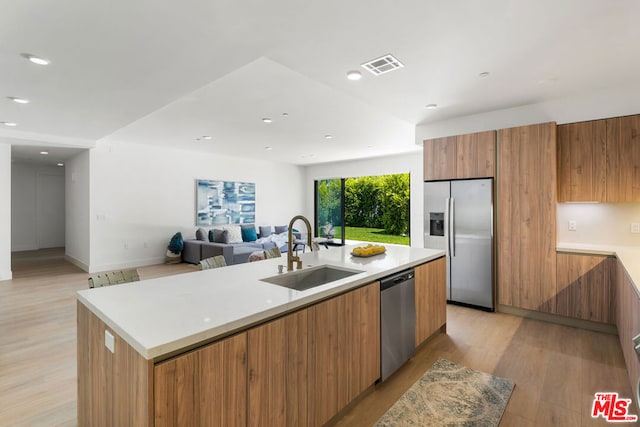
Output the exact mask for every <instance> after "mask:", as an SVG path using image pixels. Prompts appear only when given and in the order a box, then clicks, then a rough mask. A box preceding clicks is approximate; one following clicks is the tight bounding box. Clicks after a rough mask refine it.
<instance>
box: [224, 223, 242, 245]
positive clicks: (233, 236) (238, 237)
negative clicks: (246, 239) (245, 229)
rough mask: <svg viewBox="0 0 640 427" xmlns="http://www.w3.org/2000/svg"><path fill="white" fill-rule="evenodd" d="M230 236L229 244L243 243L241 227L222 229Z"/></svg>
mask: <svg viewBox="0 0 640 427" xmlns="http://www.w3.org/2000/svg"><path fill="white" fill-rule="evenodd" d="M222 228H223V229H224V230H226V231H227V233H228V235H229V241H228V242H227V243H242V231H241V229H240V226H239V225H227V226H225V227H222Z"/></svg>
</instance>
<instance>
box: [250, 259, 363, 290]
mask: <svg viewBox="0 0 640 427" xmlns="http://www.w3.org/2000/svg"><path fill="white" fill-rule="evenodd" d="M358 273H363V271H362V270H352V269H349V268H343V267H335V266H332V265H319V266H316V267H311V268H307V269H305V270H300V271H293V272H288V273H282V274H278V275H277V276H271V277H266V278H264V279H260V280H261V281H263V282H268V283H273V284H274V285H279V286H284V287H286V288H289V289H295V290H296V291H306V290H307V289H311V288H315V287H316V286H321V285H326V284H327V283H331V282H335V281H336V280H340V279H344V278H345V277H349V276H353V275H354V274H358Z"/></svg>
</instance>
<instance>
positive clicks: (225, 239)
mask: <svg viewBox="0 0 640 427" xmlns="http://www.w3.org/2000/svg"><path fill="white" fill-rule="evenodd" d="M213 241H214V242H215V243H229V233H228V232H227V230H220V229H218V228H214V229H213Z"/></svg>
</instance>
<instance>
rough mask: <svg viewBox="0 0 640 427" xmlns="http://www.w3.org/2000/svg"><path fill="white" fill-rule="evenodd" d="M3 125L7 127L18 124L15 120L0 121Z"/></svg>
mask: <svg viewBox="0 0 640 427" xmlns="http://www.w3.org/2000/svg"><path fill="white" fill-rule="evenodd" d="M0 123H2V124H3V125H5V126H9V127H16V126H18V124H17V123H16V122H0Z"/></svg>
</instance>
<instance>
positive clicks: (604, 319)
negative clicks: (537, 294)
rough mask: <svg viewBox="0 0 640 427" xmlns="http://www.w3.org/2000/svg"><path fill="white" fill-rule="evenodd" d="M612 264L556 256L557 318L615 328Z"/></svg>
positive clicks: (608, 259) (593, 258)
mask: <svg viewBox="0 0 640 427" xmlns="http://www.w3.org/2000/svg"><path fill="white" fill-rule="evenodd" d="M615 263H616V259H615V258H613V257H606V256H596V255H578V254H568V253H558V254H557V295H556V314H559V315H561V316H567V317H572V318H576V319H582V320H590V321H593V322H601V323H609V324H614V323H615V316H614V314H615V299H614V295H615V289H614V285H615V273H616V271H615V270H616V265H615Z"/></svg>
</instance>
